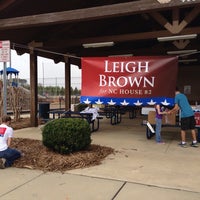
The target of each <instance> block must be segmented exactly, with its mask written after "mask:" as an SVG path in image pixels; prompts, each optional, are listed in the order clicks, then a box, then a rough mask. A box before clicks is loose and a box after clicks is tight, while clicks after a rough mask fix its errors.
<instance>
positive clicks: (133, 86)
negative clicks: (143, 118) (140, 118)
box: [81, 56, 178, 106]
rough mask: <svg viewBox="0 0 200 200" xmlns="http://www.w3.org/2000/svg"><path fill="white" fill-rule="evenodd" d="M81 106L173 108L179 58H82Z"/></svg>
mask: <svg viewBox="0 0 200 200" xmlns="http://www.w3.org/2000/svg"><path fill="white" fill-rule="evenodd" d="M81 68H82V87H81V103H85V104H105V105H123V106H127V105H128V106H131V105H132V106H147V105H154V104H156V103H162V104H163V105H165V106H173V105H174V96H175V88H176V79H177V71H178V59H177V57H176V56H173V57H172V56H137V57H83V58H81Z"/></svg>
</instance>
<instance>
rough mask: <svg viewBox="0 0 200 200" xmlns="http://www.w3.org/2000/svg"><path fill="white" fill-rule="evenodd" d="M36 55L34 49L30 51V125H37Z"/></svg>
mask: <svg viewBox="0 0 200 200" xmlns="http://www.w3.org/2000/svg"><path fill="white" fill-rule="evenodd" d="M37 74H38V72H37V55H36V53H35V51H31V52H30V92H31V94H30V99H31V102H30V103H31V108H30V124H31V127H37V126H38V86H37Z"/></svg>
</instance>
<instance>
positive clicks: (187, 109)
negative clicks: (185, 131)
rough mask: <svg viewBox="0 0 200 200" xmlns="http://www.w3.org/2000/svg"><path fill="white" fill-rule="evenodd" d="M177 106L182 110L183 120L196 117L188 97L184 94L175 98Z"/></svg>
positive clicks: (178, 94)
mask: <svg viewBox="0 0 200 200" xmlns="http://www.w3.org/2000/svg"><path fill="white" fill-rule="evenodd" d="M175 104H178V106H179V107H180V110H181V118H183V117H190V116H193V115H194V112H193V110H192V107H191V106H190V104H189V102H188V99H187V97H186V96H185V95H184V94H182V93H180V92H179V93H177V94H176V96H175Z"/></svg>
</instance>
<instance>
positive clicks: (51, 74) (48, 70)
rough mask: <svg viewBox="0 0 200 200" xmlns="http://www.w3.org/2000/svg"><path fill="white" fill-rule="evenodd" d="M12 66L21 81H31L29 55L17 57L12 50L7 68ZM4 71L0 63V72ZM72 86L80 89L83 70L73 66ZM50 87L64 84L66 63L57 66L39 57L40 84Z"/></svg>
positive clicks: (51, 61)
mask: <svg viewBox="0 0 200 200" xmlns="http://www.w3.org/2000/svg"><path fill="white" fill-rule="evenodd" d="M9 66H11V67H12V68H15V69H16V70H18V71H19V78H20V79H27V80H30V60H29V54H23V55H21V56H19V55H17V53H16V51H15V50H11V62H10V63H7V67H9ZM2 69H3V63H0V70H2ZM71 77H72V81H71V82H72V86H73V84H74V86H75V87H78V88H80V82H81V70H80V69H79V68H78V66H75V65H72V66H71ZM43 80H44V82H45V83H44V85H48V84H49V83H50V82H51V83H52V84H53V85H57V84H58V85H60V84H61V85H63V84H64V63H61V62H60V63H58V64H55V63H54V61H53V60H51V59H47V58H43V57H38V82H42V83H43Z"/></svg>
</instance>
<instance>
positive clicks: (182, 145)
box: [179, 142, 187, 148]
mask: <svg viewBox="0 0 200 200" xmlns="http://www.w3.org/2000/svg"><path fill="white" fill-rule="evenodd" d="M179 145H180V146H181V147H184V148H186V147H187V144H186V143H182V142H180V143H179Z"/></svg>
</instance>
